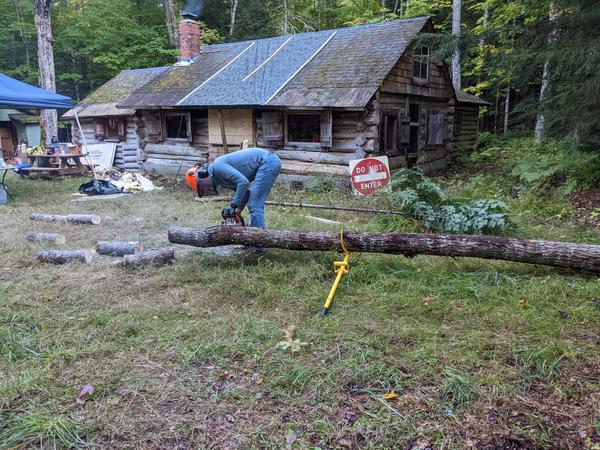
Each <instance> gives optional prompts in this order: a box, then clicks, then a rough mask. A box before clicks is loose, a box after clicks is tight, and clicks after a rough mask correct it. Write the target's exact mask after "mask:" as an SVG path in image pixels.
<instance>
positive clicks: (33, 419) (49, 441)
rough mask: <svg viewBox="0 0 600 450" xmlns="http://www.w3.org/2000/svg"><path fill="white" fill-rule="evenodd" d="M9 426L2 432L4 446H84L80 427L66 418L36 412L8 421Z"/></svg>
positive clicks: (0, 437) (0, 433)
mask: <svg viewBox="0 0 600 450" xmlns="http://www.w3.org/2000/svg"><path fill="white" fill-rule="evenodd" d="M7 422H8V423H7V426H5V427H4V431H1V432H0V442H1V443H2V446H3V447H4V446H6V447H8V448H13V447H15V448H16V447H22V446H24V447H29V446H31V447H40V448H46V447H48V448H54V449H56V448H72V447H76V446H80V445H82V444H83V441H82V438H81V436H80V433H81V431H80V429H79V425H78V424H77V423H75V422H74V421H73V420H71V419H69V418H67V417H64V416H53V415H49V414H45V413H42V412H34V413H30V414H27V415H24V416H20V417H16V418H13V419H12V420H10V419H7Z"/></svg>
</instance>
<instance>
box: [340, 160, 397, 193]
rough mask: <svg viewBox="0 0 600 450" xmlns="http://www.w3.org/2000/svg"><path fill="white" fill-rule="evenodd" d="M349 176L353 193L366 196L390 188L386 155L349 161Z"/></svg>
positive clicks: (388, 165)
mask: <svg viewBox="0 0 600 450" xmlns="http://www.w3.org/2000/svg"><path fill="white" fill-rule="evenodd" d="M350 176H351V177H352V189H353V190H354V194H355V195H360V196H363V197H366V196H368V195H371V194H374V193H375V192H378V191H381V190H383V189H387V190H389V189H390V188H391V186H390V181H391V177H390V164H389V160H388V157H387V156H378V157H369V158H364V159H355V160H353V161H350Z"/></svg>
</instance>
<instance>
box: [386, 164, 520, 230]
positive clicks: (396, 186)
mask: <svg viewBox="0 0 600 450" xmlns="http://www.w3.org/2000/svg"><path fill="white" fill-rule="evenodd" d="M391 201H392V203H393V204H394V206H395V207H397V208H399V209H400V210H401V211H403V212H405V213H406V214H407V215H408V216H410V217H412V218H414V219H417V220H419V221H421V222H422V223H423V226H424V227H425V228H426V229H431V230H436V231H443V232H446V233H460V234H494V233H499V232H503V231H506V229H507V228H508V226H509V222H508V218H507V215H506V205H505V204H504V203H503V202H501V201H499V200H476V201H466V200H459V199H454V200H447V199H446V197H445V195H444V192H443V190H442V188H441V187H440V186H439V185H438V184H436V183H434V182H433V181H432V180H431V179H429V178H427V177H426V176H425V175H424V174H423V172H422V171H421V170H419V169H402V170H400V171H398V172H397V173H396V174H395V175H394V178H393V179H392V194H391Z"/></svg>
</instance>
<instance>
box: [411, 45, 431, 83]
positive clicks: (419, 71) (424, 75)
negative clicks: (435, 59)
mask: <svg viewBox="0 0 600 450" xmlns="http://www.w3.org/2000/svg"><path fill="white" fill-rule="evenodd" d="M413 77H414V78H417V79H418V80H429V47H427V46H425V45H421V46H417V47H415V55H414V66H413Z"/></svg>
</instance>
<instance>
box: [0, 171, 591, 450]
mask: <svg viewBox="0 0 600 450" xmlns="http://www.w3.org/2000/svg"><path fill="white" fill-rule="evenodd" d="M81 182H82V180H77V179H64V180H53V181H33V180H18V179H17V178H16V177H15V176H12V177H11V179H10V180H9V187H12V188H13V191H14V193H15V195H16V199H15V201H14V202H12V203H11V204H9V205H6V206H2V207H0V230H1V231H0V448H30V447H31V448H38V447H43V448H54V447H56V448H70V447H75V448H139V449H148V448H156V449H178V450H185V449H192V448H199V449H204V448H206V449H234V448H242V449H254V448H273V449H281V448H290V449H296V448H298V449H300V448H310V449H317V448H320V449H345V448H367V449H386V448H390V449H392V448H393V449H397V448H401V449H425V448H432V449H442V448H444V449H462V448H465V449H466V448H477V449H534V448H548V449H561V448H564V449H567V448H568V449H578V448H581V449H598V448H600V281H599V279H598V277H597V276H594V275H591V274H584V273H571V272H568V271H559V270H555V269H551V268H544V267H537V266H527V265H522V264H517V263H508V262H493V261H484V260H478V259H450V258H441V257H422V256H420V257H416V258H412V259H407V258H404V257H400V256H381V255H359V254H353V255H352V257H351V265H350V274H349V276H348V277H347V278H346V279H345V280H344V281H343V283H342V285H341V287H340V289H339V291H338V294H337V296H336V299H335V301H334V305H333V309H332V312H331V314H330V316H328V317H327V318H325V319H321V318H320V317H319V316H318V313H319V311H320V309H321V306H322V304H323V301H324V299H325V297H326V295H327V293H328V291H329V289H330V287H331V284H332V281H333V278H334V275H333V272H332V270H331V264H332V262H333V261H334V260H336V258H338V257H339V255H336V254H334V253H298V252H290V251H283V250H272V251H269V252H268V253H267V254H266V255H264V256H261V257H260V258H256V257H250V256H236V257H222V256H216V255H212V254H209V253H206V252H202V251H200V250H199V249H193V248H184V247H177V252H178V255H177V257H178V260H177V262H176V263H175V264H174V265H171V266H166V267H158V268H156V267H155V268H145V269H140V270H125V269H123V268H119V267H114V266H112V265H111V260H110V259H104V257H96V259H95V260H94V262H93V264H91V265H89V266H85V265H81V264H70V265H66V266H53V265H44V264H41V263H38V262H37V261H36V260H35V257H34V250H35V248H36V246H35V245H31V244H30V243H28V242H26V241H25V239H24V237H25V234H26V233H27V232H28V231H34V230H38V231H42V230H47V231H58V232H61V233H64V234H65V235H66V236H67V247H69V248H92V247H93V246H94V244H95V243H96V242H97V241H98V240H140V241H142V242H143V243H144V244H145V246H146V248H150V247H153V246H164V245H168V242H167V228H168V227H169V226H171V225H180V226H199V227H202V226H212V225H215V224H218V223H219V221H220V219H219V212H220V209H221V208H222V207H223V205H221V204H200V203H198V202H194V201H193V197H192V193H191V192H189V191H186V190H184V189H183V188H180V187H177V186H167V187H166V188H165V189H164V190H162V191H160V192H151V193H145V194H138V195H135V196H132V197H129V198H122V199H115V200H104V201H95V202H85V203H74V202H72V201H71V200H72V198H73V197H72V193H73V192H76V191H77V187H78V185H79V184H80V183H81ZM501 182H502V180H501V177H500V176H497V177H496V178H495V177H494V176H492V175H482V176H479V177H473V178H468V177H461V176H455V177H453V178H451V179H449V180H446V181H445V186H446V188H447V190H448V191H449V192H457V193H458V192H459V193H461V194H462V195H465V196H472V197H478V196H494V197H498V198H503V199H504V200H506V201H507V203H508V204H509V206H510V208H511V211H512V219H513V221H514V223H515V229H514V231H513V232H511V234H514V235H518V236H522V237H528V238H549V239H557V240H569V241H576V242H588V243H596V244H600V231H599V230H594V229H592V228H589V227H588V228H584V227H581V226H578V225H576V224H574V223H572V222H571V220H570V213H569V207H568V206H567V205H566V204H561V203H557V202H553V201H551V200H543V199H538V198H535V197H532V196H529V197H527V196H524V197H522V198H519V199H512V198H510V197H508V196H504V194H502V192H500V188H499V187H498V186H499V185H500V184H501ZM274 198H275V199H281V200H284V199H285V200H291V201H295V200H300V199H303V200H304V201H309V200H310V201H313V202H322V203H327V202H331V203H339V202H344V203H351V202H352V200H351V199H349V198H346V197H344V196H343V195H342V194H339V193H320V194H319V193H316V192H292V191H287V190H284V189H281V188H280V189H278V190H277V191H276V192H275V195H274ZM355 203H356V202H355ZM381 206H385V205H381ZM32 212H47V213H58V214H60V213H95V214H99V215H100V216H102V218H103V222H102V224H100V225H98V226H74V225H64V224H44V223H34V222H31V221H30V220H29V214H30V213H32ZM306 215H313V216H319V217H323V218H328V219H334V220H338V221H340V222H342V225H341V227H343V228H344V229H346V230H367V231H375V230H385V229H391V228H393V229H398V230H400V229H403V230H408V231H412V230H415V229H417V225H416V224H414V223H412V222H410V221H407V220H403V221H397V222H395V223H393V224H391V223H390V222H389V220H388V219H387V218H377V217H373V216H370V215H357V214H352V213H332V212H322V211H318V212H314V211H313V212H307V211H302V210H291V209H281V208H268V210H267V220H268V223H269V226H270V227H272V228H287V229H303V230H338V229H339V228H340V226H339V225H329V224H324V223H320V222H316V221H314V220H312V219H310V218H307V217H306ZM88 384H89V385H92V386H93V387H94V389H95V392H94V393H93V394H92V395H91V396H89V397H88V398H86V399H85V401H84V402H82V403H83V404H80V403H78V402H76V401H75V398H76V396H77V395H78V393H79V391H80V389H81V388H82V387H83V386H84V385H88ZM390 392H394V393H396V394H397V396H396V397H395V398H391V399H389V400H386V399H384V395H385V394H388V393H390Z"/></svg>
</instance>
